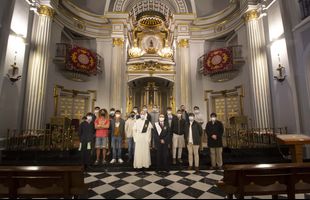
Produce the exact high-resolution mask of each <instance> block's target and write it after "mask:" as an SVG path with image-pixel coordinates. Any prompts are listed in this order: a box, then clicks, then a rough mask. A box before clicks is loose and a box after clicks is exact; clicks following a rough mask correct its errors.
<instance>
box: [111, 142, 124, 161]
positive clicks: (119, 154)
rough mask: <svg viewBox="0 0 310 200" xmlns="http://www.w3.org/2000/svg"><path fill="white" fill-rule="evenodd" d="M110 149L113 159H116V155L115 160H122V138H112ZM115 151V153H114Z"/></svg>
mask: <svg viewBox="0 0 310 200" xmlns="http://www.w3.org/2000/svg"><path fill="white" fill-rule="evenodd" d="M111 139H112V141H111V142H112V144H111V145H112V148H113V159H116V154H117V158H118V159H120V158H122V141H123V138H122V137H114V136H112V138H111ZM116 151H117V153H116Z"/></svg>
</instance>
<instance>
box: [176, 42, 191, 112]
mask: <svg viewBox="0 0 310 200" xmlns="http://www.w3.org/2000/svg"><path fill="white" fill-rule="evenodd" d="M178 67H179V68H180V70H179V72H180V74H179V77H180V78H179V80H180V82H179V83H180V87H179V89H180V91H179V92H180V95H181V98H180V104H181V105H185V106H186V107H187V108H191V96H190V94H191V92H190V83H191V76H190V52H189V40H188V39H181V40H179V42H178ZM179 106H180V105H179Z"/></svg>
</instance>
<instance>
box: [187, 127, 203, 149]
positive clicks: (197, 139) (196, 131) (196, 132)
mask: <svg viewBox="0 0 310 200" xmlns="http://www.w3.org/2000/svg"><path fill="white" fill-rule="evenodd" d="M189 129H190V123H187V124H186V128H185V141H186V144H188V142H189ZM202 132H203V131H202V127H201V125H200V124H199V123H198V122H196V121H194V122H193V124H192V134H193V142H194V145H201V137H202Z"/></svg>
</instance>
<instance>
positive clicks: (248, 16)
mask: <svg viewBox="0 0 310 200" xmlns="http://www.w3.org/2000/svg"><path fill="white" fill-rule="evenodd" d="M258 17H259V12H258V10H257V9H253V10H249V11H247V12H246V13H245V14H244V15H243V18H244V21H245V22H249V21H252V20H257V19H258Z"/></svg>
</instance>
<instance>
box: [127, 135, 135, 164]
mask: <svg viewBox="0 0 310 200" xmlns="http://www.w3.org/2000/svg"><path fill="white" fill-rule="evenodd" d="M127 142H128V158H129V160H132V158H133V155H134V152H135V142H134V141H133V138H127Z"/></svg>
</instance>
